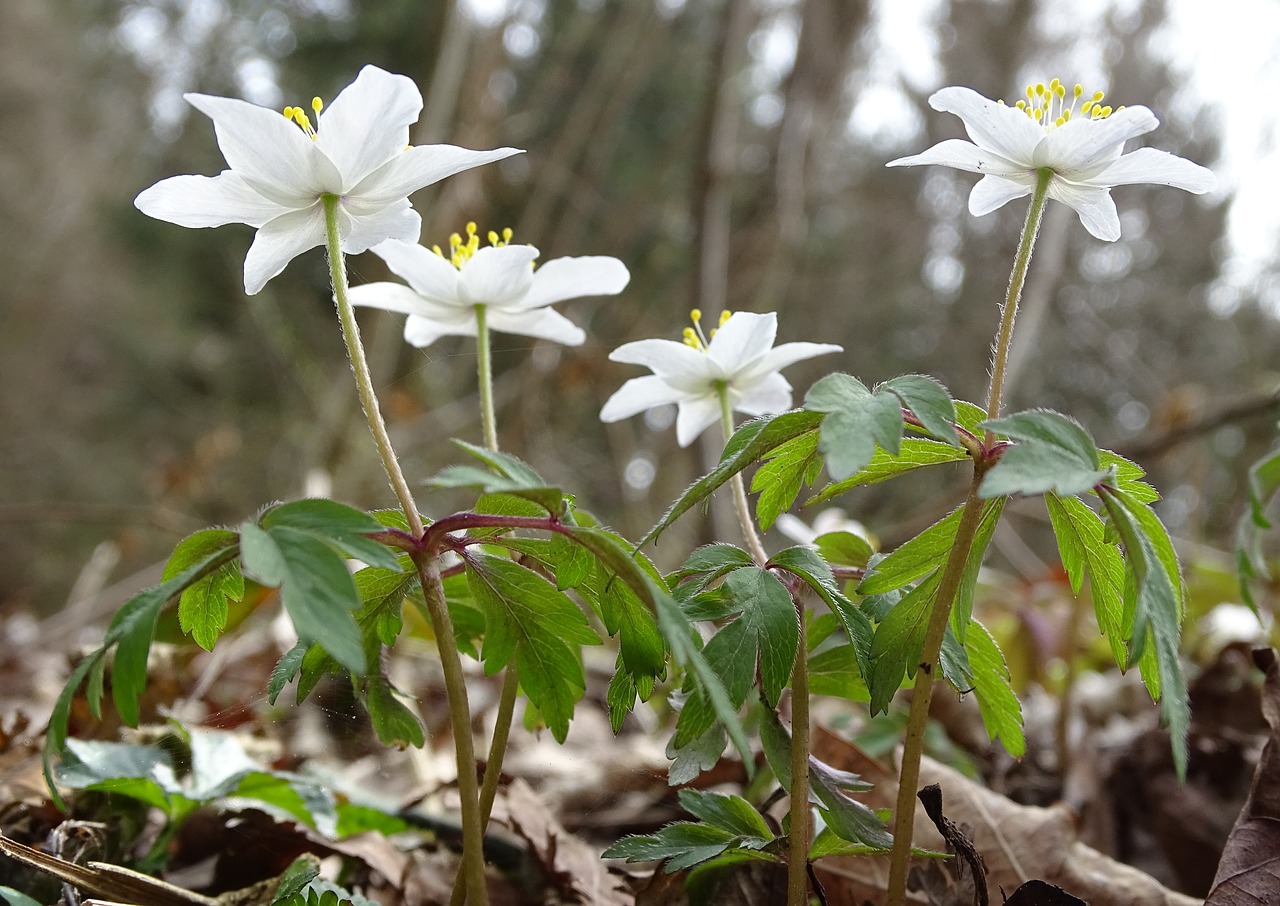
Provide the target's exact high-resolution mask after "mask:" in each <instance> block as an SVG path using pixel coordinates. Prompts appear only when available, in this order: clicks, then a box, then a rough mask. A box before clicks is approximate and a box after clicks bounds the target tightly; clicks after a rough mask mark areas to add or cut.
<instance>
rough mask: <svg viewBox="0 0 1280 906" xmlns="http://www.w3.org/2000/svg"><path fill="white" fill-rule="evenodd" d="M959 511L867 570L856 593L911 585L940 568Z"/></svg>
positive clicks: (953, 512) (953, 535) (873, 592)
mask: <svg viewBox="0 0 1280 906" xmlns="http://www.w3.org/2000/svg"><path fill="white" fill-rule="evenodd" d="M961 509H962V508H959V507H958V508H956V509H954V510H952V511H951V512H950V513H948V514H947V515H946V516H944V517H942V518H941V519H939V520H938V521H937V522H935V523H934V524H933V525H931V526H929V527H928V528H927V529H925V530H924V531H923V532H921V533H920V534H919V535H916V537H914V538H912V539H911V540H910V541H907V542H906V543H904V544H902V545H900V546H899V547H898V549H897V550H895V551H894V552H893V553H891V554H889V555H888V556H887V557H885V558H884V559H882V560H880V561H879V562H877V563H876V564H875V565H874V566H872V567H870V571H869V572H868V573H867V575H866V577H865V578H863V580H862V581H861V582H860V583H859V584H858V594H860V595H878V594H884V593H885V592H887V591H893V590H894V589H896V588H902V587H903V586H905V585H907V584H909V583H911V582H914V581H915V580H916V579H919V578H921V577H922V576H925V575H928V574H929V573H930V572H932V571H933V570H935V569H937V568H938V567H939V566H941V565H942V564H943V563H944V562H945V561H946V559H947V555H948V554H950V553H951V548H952V546H953V544H954V543H955V538H956V530H957V529H958V528H959V527H960V513H961Z"/></svg>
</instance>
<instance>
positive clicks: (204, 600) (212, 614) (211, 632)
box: [178, 562, 244, 651]
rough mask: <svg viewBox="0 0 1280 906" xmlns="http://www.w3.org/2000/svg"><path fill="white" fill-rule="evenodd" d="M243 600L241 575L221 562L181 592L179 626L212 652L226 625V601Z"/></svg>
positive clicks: (202, 646) (230, 565)
mask: <svg viewBox="0 0 1280 906" xmlns="http://www.w3.org/2000/svg"><path fill="white" fill-rule="evenodd" d="M243 597H244V576H243V575H242V574H241V573H240V567H239V565H238V564H237V563H235V562H231V563H224V564H223V565H222V566H220V567H218V569H217V570H216V571H214V572H212V573H210V574H209V575H207V576H205V577H204V578H203V579H200V580H199V581H197V582H195V583H194V584H193V585H191V586H189V587H188V588H186V589H185V590H184V591H183V592H182V596H181V597H180V598H179V599H178V625H179V626H180V627H181V628H182V631H183V632H185V633H188V634H189V635H190V636H191V638H192V639H194V640H195V643H196V644H197V645H199V646H200V647H201V648H203V649H205V650H206V651H212V650H213V646H214V644H215V643H216V642H217V641H218V637H219V636H220V635H221V634H222V630H223V629H225V628H226V625H227V613H228V609H229V605H228V603H227V602H228V601H239V600H240V599H242V598H243Z"/></svg>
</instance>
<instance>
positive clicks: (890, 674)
mask: <svg viewBox="0 0 1280 906" xmlns="http://www.w3.org/2000/svg"><path fill="white" fill-rule="evenodd" d="M940 577H941V572H940V571H938V570H935V571H934V572H933V574H932V575H930V576H929V578H927V579H925V580H924V581H923V582H921V583H920V584H919V585H917V586H915V587H914V588H912V589H911V590H910V591H908V592H907V593H906V594H905V595H903V596H902V599H901V600H900V601H899V602H898V603H897V605H896V606H895V607H894V608H893V610H891V611H889V613H888V615H887V616H886V617H885V618H884V619H883V620H881V621H880V625H879V626H877V627H876V633H875V636H874V637H873V638H872V640H871V671H870V673H869V674H865V675H864V676H865V678H866V680H867V687H868V689H869V690H870V692H871V713H872V714H879V713H880V712H882V711H884V710H885V709H886V708H888V707H889V700H890V699H891V698H893V695H894V693H895V692H897V691H898V687H899V686H900V685H901V684H902V677H903V675H904V674H906V675H909V676H910V675H914V673H915V667H916V664H917V663H919V661H920V649H921V646H922V645H923V643H924V633H925V627H926V626H927V625H928V622H929V613H930V610H931V609H932V607H933V603H934V599H935V596H936V595H937V592H938V580H939V578H940Z"/></svg>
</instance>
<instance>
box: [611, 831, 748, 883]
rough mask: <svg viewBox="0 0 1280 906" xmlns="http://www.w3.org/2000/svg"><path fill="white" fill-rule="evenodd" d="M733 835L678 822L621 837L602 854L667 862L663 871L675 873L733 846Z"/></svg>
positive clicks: (632, 859) (645, 860)
mask: <svg viewBox="0 0 1280 906" xmlns="http://www.w3.org/2000/svg"><path fill="white" fill-rule="evenodd" d="M734 839H735V835H734V834H731V833H729V832H728V831H724V830H721V829H720V828H718V827H711V826H709V825H706V824H694V823H692V822H689V821H678V822H676V823H675V824H668V825H667V826H666V827H664V828H662V830H660V831H658V832H657V833H655V834H649V835H647V836H643V837H623V838H622V839H621V840H619V841H618V842H617V843H615V844H613V846H610V847H609V848H608V849H606V850H605V851H604V853H603V856H604V858H606V859H626V860H627V861H628V862H652V861H656V860H659V859H669V860H670V861H669V862H667V864H666V868H665V871H667V872H674V871H680V870H681V869H684V868H688V867H689V866H691V865H697V864H698V863H699V862H705V861H707V860H708V859H713V858H715V857H716V856H718V855H720V854H721V853H722V852H724V851H725V850H726V849H728V848H729V847H730V846H732V845H733V843H734Z"/></svg>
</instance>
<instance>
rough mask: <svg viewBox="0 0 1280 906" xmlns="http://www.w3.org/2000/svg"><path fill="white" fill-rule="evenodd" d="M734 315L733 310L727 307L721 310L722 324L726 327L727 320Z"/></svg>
mask: <svg viewBox="0 0 1280 906" xmlns="http://www.w3.org/2000/svg"><path fill="white" fill-rule="evenodd" d="M732 317H733V312H731V311H729V310H728V309H727V308H726V309H725V310H724V311H722V312H720V326H721V327H724V325H725V322H726V321H728V320H729V319H730V318H732Z"/></svg>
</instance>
